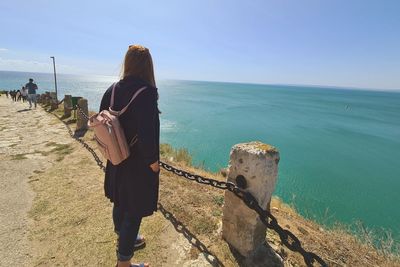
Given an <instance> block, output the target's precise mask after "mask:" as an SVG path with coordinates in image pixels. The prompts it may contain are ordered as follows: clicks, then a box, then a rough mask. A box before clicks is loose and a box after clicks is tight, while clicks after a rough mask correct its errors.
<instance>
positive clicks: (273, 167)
mask: <svg viewBox="0 0 400 267" xmlns="http://www.w3.org/2000/svg"><path fill="white" fill-rule="evenodd" d="M278 163H279V152H278V150H277V149H276V148H274V147H272V146H270V145H267V144H263V143H261V142H251V143H244V144H237V145H235V146H233V147H232V150H231V153H230V161H229V166H228V173H227V174H228V178H227V180H228V182H233V183H235V184H236V185H237V186H238V187H241V188H242V189H244V190H246V191H248V192H250V193H251V194H252V195H253V196H254V197H255V198H256V199H257V201H258V204H259V205H260V206H261V207H262V208H263V209H266V210H267V209H269V203H270V201H271V196H272V192H273V191H274V188H275V184H276V180H277V175H278ZM223 213H224V214H223V219H222V237H223V238H224V239H225V240H226V241H227V242H228V243H229V244H230V245H231V246H233V247H234V248H235V249H236V250H237V251H238V252H239V253H240V254H242V255H243V256H245V257H249V256H251V255H252V254H253V253H254V252H255V251H256V250H257V248H258V247H259V246H260V245H261V244H263V243H265V237H266V235H265V234H266V230H267V229H266V226H265V225H264V224H263V223H262V222H261V221H260V220H259V216H258V214H257V213H256V212H255V211H253V210H250V209H249V208H248V207H247V206H246V205H245V204H244V203H243V202H242V201H241V200H240V199H239V198H237V197H236V196H235V195H234V194H233V193H231V192H229V191H228V190H227V191H225V204H224V210H223Z"/></svg>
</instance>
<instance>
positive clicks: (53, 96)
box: [50, 92, 58, 109]
mask: <svg viewBox="0 0 400 267" xmlns="http://www.w3.org/2000/svg"><path fill="white" fill-rule="evenodd" d="M50 105H51V109H57V108H58V100H57V95H56V93H54V92H51V93H50Z"/></svg>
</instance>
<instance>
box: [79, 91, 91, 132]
mask: <svg viewBox="0 0 400 267" xmlns="http://www.w3.org/2000/svg"><path fill="white" fill-rule="evenodd" d="M78 106H79V107H80V108H81V110H82V111H83V113H85V114H86V116H89V109H88V101H87V99H85V98H81V99H79V100H78ZM76 114H77V119H76V131H82V130H86V129H87V127H88V126H87V122H88V120H87V119H86V118H85V117H84V116H83V115H82V114H81V113H80V112H79V111H77V112H76Z"/></svg>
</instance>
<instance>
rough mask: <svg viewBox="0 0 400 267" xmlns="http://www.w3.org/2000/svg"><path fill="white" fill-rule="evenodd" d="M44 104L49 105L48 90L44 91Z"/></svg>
mask: <svg viewBox="0 0 400 267" xmlns="http://www.w3.org/2000/svg"><path fill="white" fill-rule="evenodd" d="M45 105H46V106H48V105H50V92H47V91H46V92H45Z"/></svg>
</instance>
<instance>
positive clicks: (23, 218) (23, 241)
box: [0, 96, 71, 266]
mask: <svg viewBox="0 0 400 267" xmlns="http://www.w3.org/2000/svg"><path fill="white" fill-rule="evenodd" d="M27 108H28V104H27V103H20V102H18V103H13V102H11V99H7V98H6V97H5V96H1V97H0V169H1V179H0V244H1V246H0V254H1V255H2V257H1V258H0V266H9V265H10V266H11V263H14V266H25V265H27V263H28V262H29V261H30V259H31V257H32V250H31V248H30V246H29V240H28V228H29V224H30V223H31V222H30V219H29V217H28V211H29V210H30V208H31V205H32V200H33V197H34V193H33V191H32V189H31V188H30V186H29V182H30V181H29V177H30V176H32V175H34V174H35V173H37V172H40V171H44V170H46V169H47V168H49V167H50V166H51V165H52V164H53V163H54V162H55V159H54V158H53V157H45V156H43V154H42V153H40V152H38V151H48V150H51V147H49V146H48V145H47V144H48V143H49V142H51V140H54V138H57V139H58V140H61V142H65V143H70V142H71V140H70V139H69V138H68V136H67V135H66V133H65V130H64V129H63V127H62V125H57V124H55V121H54V120H55V119H54V118H51V117H50V116H48V115H46V114H45V111H43V110H42V109H41V108H38V109H36V110H35V109H32V110H29V109H27ZM49 124H53V127H51V129H48V130H46V132H45V133H44V132H43V131H41V130H40V129H47V127H46V126H47V125H49Z"/></svg>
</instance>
